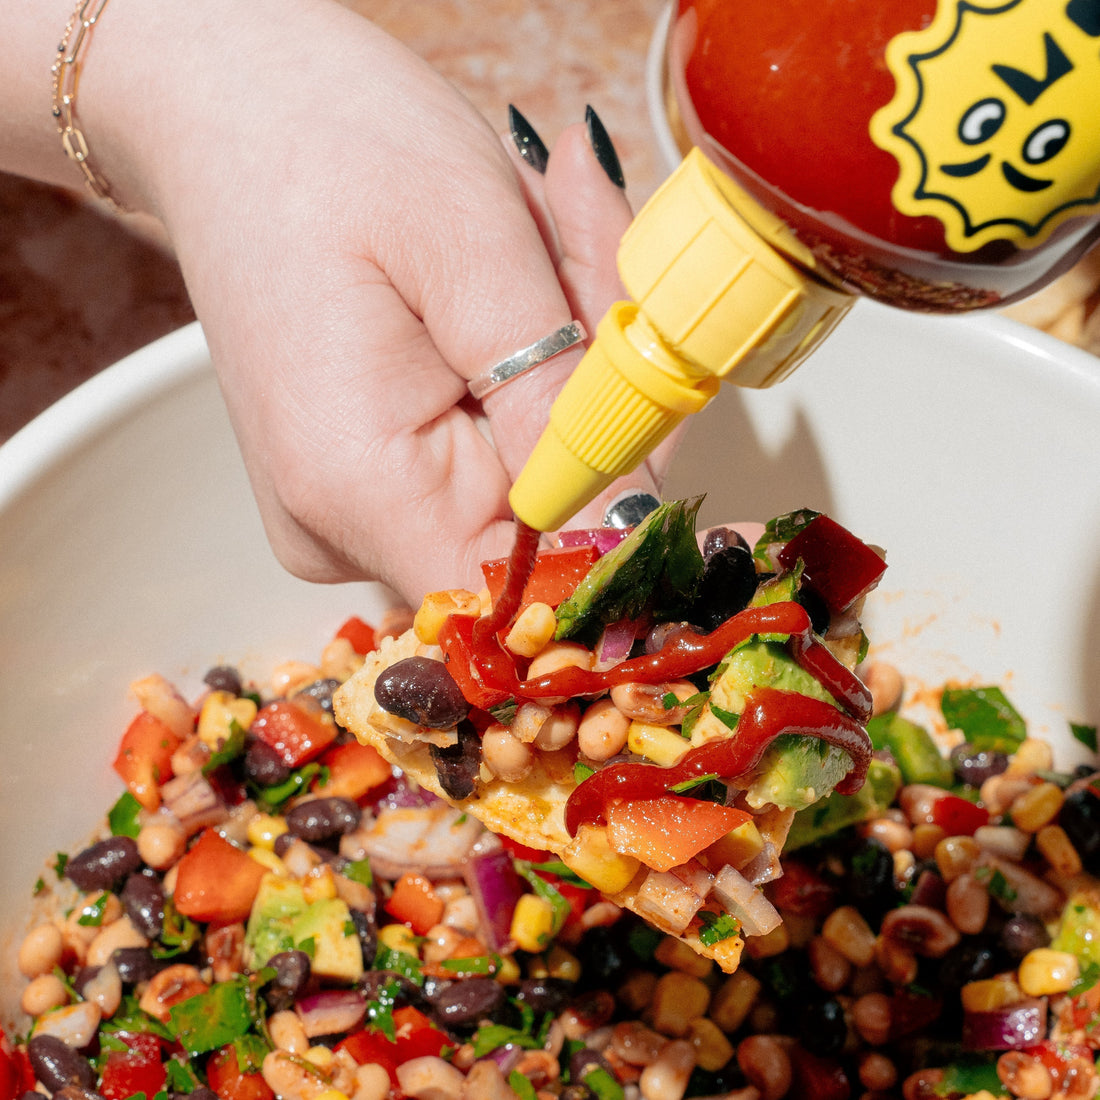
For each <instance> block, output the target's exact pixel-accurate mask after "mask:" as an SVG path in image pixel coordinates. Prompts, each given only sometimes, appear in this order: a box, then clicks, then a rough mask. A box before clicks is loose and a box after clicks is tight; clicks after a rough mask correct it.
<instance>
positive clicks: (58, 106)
mask: <svg viewBox="0 0 1100 1100" xmlns="http://www.w3.org/2000/svg"><path fill="white" fill-rule="evenodd" d="M106 6H107V0H79V2H78V3H77V5H76V9H75V11H74V12H73V14H72V15H71V16H70V17H69V22H68V24H67V25H66V27H65V34H64V37H63V38H62V39H61V43H60V45H59V46H58V47H57V60H55V61H54V63H53V66H52V67H51V69H50V72H51V73H53V117H54V119H55V120H56V121H57V132H58V133H59V134H60V135H61V147H62V148H63V149H64V150H65V155H66V156H67V157H68V158H69V160H71V161H73V163H74V164H76V166H77V167H78V168H79V169H80V171H81V174H82V175H83V176H84V182H85V183H86V184H87V185H88V189H89V190H90V191H91V192H92V194H93V195H95V196H96V198H98V199H102V200H103V201H104V202H105V203H106V204H107V205H108V206H109V207H110V208H111V209H112V210H114V211H116V212H118V213H125V208H124V207H122V206H121V205H120V204H119V203H118V202H117V201H116V200H115V198H114V197H113V196H112V194H111V188H110V185H109V184H108V183H107V181H106V180H105V179H104V178H103V177H102V176H101V175H99V173H98V172H96V170H95V169H94V168H93V167H92V162H91V159H90V154H89V152H88V141H87V138H85V136H84V131H83V130H81V129H80V126H79V124H78V122H77V118H76V93H77V85H78V84H79V83H80V68H81V63H82V52H83V50H84V47H85V46H86V45H87V44H88V42H89V41H90V40H91V37H92V36H91V30H92V28H93V27H94V26H95V25H96V22H97V20H98V19H99V17H100V16H101V15H102V14H103V9H104V8H105V7H106Z"/></svg>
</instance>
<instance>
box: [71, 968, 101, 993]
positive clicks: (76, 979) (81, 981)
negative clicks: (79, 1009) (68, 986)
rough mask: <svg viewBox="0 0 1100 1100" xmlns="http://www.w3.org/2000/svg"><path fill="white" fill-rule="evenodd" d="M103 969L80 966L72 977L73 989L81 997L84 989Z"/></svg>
mask: <svg viewBox="0 0 1100 1100" xmlns="http://www.w3.org/2000/svg"><path fill="white" fill-rule="evenodd" d="M102 969H103V967H101V966H82V967H81V968H80V969H79V970H78V971H77V972H76V973H75V974H74V975H73V989H75V990H76V991H77V993H78V994H79V995H80V996H81V997H83V996H84V987H85V986H86V985H87V984H88V983H89V982H90V981H91V980H92V979H93V978H94V977H95V976H96V975H97V974H98V973H99V972H100V971H101V970H102Z"/></svg>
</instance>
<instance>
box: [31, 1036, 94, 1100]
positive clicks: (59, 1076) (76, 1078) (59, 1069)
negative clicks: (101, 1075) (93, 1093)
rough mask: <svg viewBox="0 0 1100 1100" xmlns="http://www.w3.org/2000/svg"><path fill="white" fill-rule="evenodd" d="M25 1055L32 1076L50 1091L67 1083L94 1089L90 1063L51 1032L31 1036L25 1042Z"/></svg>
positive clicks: (63, 1086)
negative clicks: (32, 1073)
mask: <svg viewBox="0 0 1100 1100" xmlns="http://www.w3.org/2000/svg"><path fill="white" fill-rule="evenodd" d="M27 1054H28V1055H29V1057H30V1061H31V1068H32V1069H33V1070H34V1075H35V1077H36V1078H37V1079H38V1080H39V1081H40V1082H41V1083H42V1084H43V1085H45V1086H46V1088H47V1089H49V1090H50V1092H51V1093H56V1092H59V1091H60V1090H61V1089H63V1088H65V1087H66V1086H67V1085H76V1086H78V1087H79V1088H82V1089H94V1088H95V1086H96V1075H95V1070H94V1069H92V1064H91V1062H89V1061H88V1059H87V1058H85V1057H84V1056H83V1055H82V1054H79V1053H78V1052H77V1051H75V1050H73V1048H72V1047H71V1046H69V1045H68V1044H67V1043H64V1042H62V1040H60V1039H58V1038H57V1036H55V1035H35V1036H34V1037H33V1038H32V1039H31V1040H30V1041H29V1042H28V1043H27Z"/></svg>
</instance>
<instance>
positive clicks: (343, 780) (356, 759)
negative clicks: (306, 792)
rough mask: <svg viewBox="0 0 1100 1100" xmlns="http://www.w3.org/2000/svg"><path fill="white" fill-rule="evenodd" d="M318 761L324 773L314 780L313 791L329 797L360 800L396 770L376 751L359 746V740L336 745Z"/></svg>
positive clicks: (326, 751)
mask: <svg viewBox="0 0 1100 1100" xmlns="http://www.w3.org/2000/svg"><path fill="white" fill-rule="evenodd" d="M319 759H320V763H321V764H322V766H323V767H324V768H325V772H324V773H323V774H322V775H319V776H318V777H317V778H316V779H314V781H313V789H314V791H315V792H316V793H317V794H320V795H324V796H325V797H326V798H351V799H355V800H356V801H358V800H359V799H360V798H362V797H363V796H364V795H366V794H369V793H370V792H371V791H373V790H375V789H376V788H377V787H380V786H382V784H383V783H386V782H388V781H389V780H390V778H391V777H392V775H393V769H392V768H391V767H390V765H389V763H388V762H387V761H386V760H385V759H383V757H382V755H381V754H380V753H379V752H378V750H377V749H375V748H373V747H372V746H370V745H360V744H359V742H358V741H345V742H344V743H343V744H342V745H333V746H332V747H331V748H328V749H325V751H324V752H323V753H321V756H320V758H319ZM322 779H323V780H324V782H322Z"/></svg>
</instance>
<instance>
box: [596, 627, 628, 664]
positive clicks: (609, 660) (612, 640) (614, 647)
mask: <svg viewBox="0 0 1100 1100" xmlns="http://www.w3.org/2000/svg"><path fill="white" fill-rule="evenodd" d="M636 629H637V624H636V623H635V622H634V620H633V619H620V620H619V621H618V622H615V623H608V625H607V626H605V627H604V628H603V633H602V634H601V635H600V637H599V641H597V642H596V651H595V652H596V662H595V664H594V665H593V668H594V669H595V671H596V672H606V671H607V670H608V669H609V668H613V667H614V666H615V665H617V664H618V663H619V662H620V661H625V660H626V659H627V657H629V656H630V650H631V647H632V646H633V645H634V639H635V637H636V636H637V635H636V633H635V631H636Z"/></svg>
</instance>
